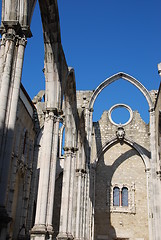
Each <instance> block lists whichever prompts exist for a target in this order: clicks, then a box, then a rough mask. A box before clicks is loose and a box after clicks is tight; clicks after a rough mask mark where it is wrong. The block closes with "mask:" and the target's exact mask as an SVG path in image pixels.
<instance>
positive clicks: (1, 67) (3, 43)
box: [0, 34, 5, 89]
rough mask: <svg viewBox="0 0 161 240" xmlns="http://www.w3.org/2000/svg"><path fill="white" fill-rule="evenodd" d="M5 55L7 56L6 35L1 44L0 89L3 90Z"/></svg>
mask: <svg viewBox="0 0 161 240" xmlns="http://www.w3.org/2000/svg"><path fill="white" fill-rule="evenodd" d="M4 54H5V34H3V35H2V39H1V42H0V89H1V81H2V74H3V68H4Z"/></svg>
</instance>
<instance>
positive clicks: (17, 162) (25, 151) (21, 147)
mask: <svg viewBox="0 0 161 240" xmlns="http://www.w3.org/2000/svg"><path fill="white" fill-rule="evenodd" d="M20 96H21V97H20V98H19V102H18V110H17V118H16V126H15V133H14V146H13V151H12V159H11V165H10V174H9V176H10V177H9V180H8V193H7V208H8V212H9V214H10V217H11V218H12V221H11V223H10V224H9V234H10V237H12V238H13V239H17V237H19V236H20V235H21V234H24V232H25V231H26V234H29V230H30V228H31V226H32V224H33V223H32V221H33V219H32V217H33V213H32V211H33V205H34V203H33V202H31V192H32V191H33V189H32V177H33V174H36V169H35V168H34V166H36V164H35V163H34V144H35V137H36V132H35V130H34V122H33V110H34V108H33V105H32V104H31V103H30V102H29V101H28V99H27V97H26V96H25V93H24V92H23V91H21V95H20Z"/></svg>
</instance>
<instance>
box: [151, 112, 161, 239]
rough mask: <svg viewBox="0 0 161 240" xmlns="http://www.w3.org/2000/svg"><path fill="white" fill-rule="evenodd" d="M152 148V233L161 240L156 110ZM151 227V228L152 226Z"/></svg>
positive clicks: (152, 122)
mask: <svg viewBox="0 0 161 240" xmlns="http://www.w3.org/2000/svg"><path fill="white" fill-rule="evenodd" d="M150 146H151V172H152V184H153V199H151V200H152V201H151V205H152V207H153V211H152V214H153V224H152V228H153V229H152V233H153V239H154V240H159V239H160V235H161V228H160V214H161V213H160V212H161V209H160V202H159V199H160V198H159V194H160V192H159V191H160V190H159V186H160V184H158V180H157V170H158V169H157V166H158V165H157V154H156V152H157V150H156V129H155V112H154V109H152V110H150ZM150 227H151V226H150Z"/></svg>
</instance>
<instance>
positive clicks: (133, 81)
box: [89, 72, 154, 110]
mask: <svg viewBox="0 0 161 240" xmlns="http://www.w3.org/2000/svg"><path fill="white" fill-rule="evenodd" d="M120 78H122V79H124V80H126V81H128V82H130V83H131V84H133V85H134V86H135V87H137V88H138V89H139V90H140V92H141V93H142V94H143V95H144V97H145V98H146V100H147V102H148V105H149V110H152V109H153V107H154V106H153V102H152V99H151V96H150V94H149V92H148V90H147V89H146V88H145V87H144V86H143V85H142V84H141V83H140V82H139V81H138V80H137V79H135V78H134V77H132V76H130V75H128V74H127V73H123V72H119V73H116V74H115V75H113V76H111V77H109V78H107V79H106V80H105V81H104V82H102V83H101V84H100V85H99V86H98V87H97V88H96V89H95V91H94V93H93V95H92V97H91V100H90V103H89V109H93V106H94V103H95V100H96V98H97V96H98V95H99V94H100V92H101V91H102V90H103V89H104V88H105V87H107V86H108V85H109V84H111V83H113V82H115V81H116V80H118V79H120Z"/></svg>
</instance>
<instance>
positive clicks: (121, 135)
mask: <svg viewBox="0 0 161 240" xmlns="http://www.w3.org/2000/svg"><path fill="white" fill-rule="evenodd" d="M116 137H117V138H118V140H119V141H123V139H124V137H125V130H124V128H123V127H122V125H120V126H119V127H118V129H117V131H116Z"/></svg>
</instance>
